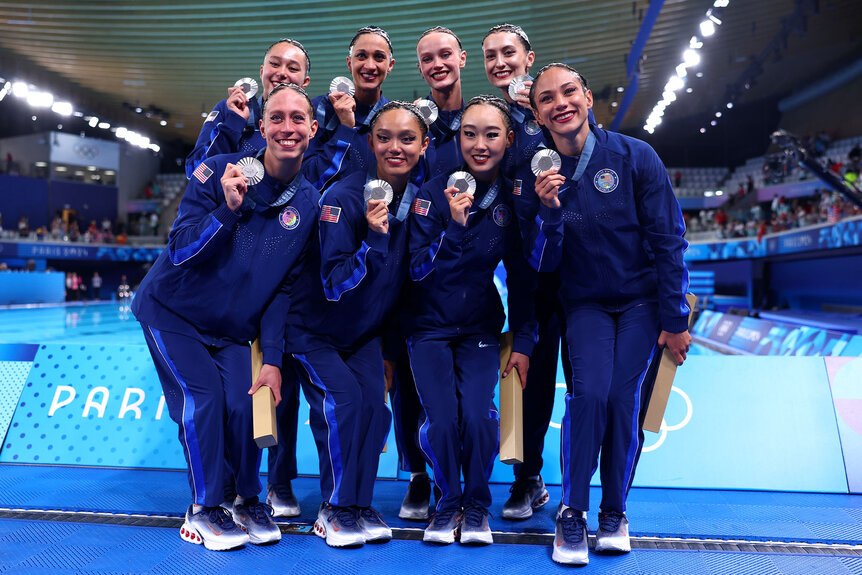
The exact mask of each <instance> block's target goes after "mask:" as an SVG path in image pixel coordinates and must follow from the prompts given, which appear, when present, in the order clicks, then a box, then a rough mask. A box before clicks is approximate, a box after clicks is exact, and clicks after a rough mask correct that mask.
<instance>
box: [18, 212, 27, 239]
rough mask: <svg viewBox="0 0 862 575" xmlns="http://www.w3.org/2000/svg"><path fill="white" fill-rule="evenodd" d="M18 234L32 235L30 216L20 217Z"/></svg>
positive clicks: (23, 236)
mask: <svg viewBox="0 0 862 575" xmlns="http://www.w3.org/2000/svg"><path fill="white" fill-rule="evenodd" d="M18 236H19V237H21V238H27V237H30V218H29V217H28V216H21V217H20V218H19V219H18Z"/></svg>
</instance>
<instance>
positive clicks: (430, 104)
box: [416, 98, 439, 126]
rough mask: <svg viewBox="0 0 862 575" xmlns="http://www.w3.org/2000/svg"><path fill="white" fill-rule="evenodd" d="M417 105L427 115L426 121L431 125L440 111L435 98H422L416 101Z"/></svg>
mask: <svg viewBox="0 0 862 575" xmlns="http://www.w3.org/2000/svg"><path fill="white" fill-rule="evenodd" d="M416 107H417V108H419V111H420V112H421V113H422V115H423V116H425V121H426V122H428V125H429V126H430V125H431V124H433V123H434V122H435V121H436V120H437V116H439V112H438V110H437V104H435V103H434V101H433V100H426V99H425V98H422V99H421V100H419V101H417V102H416Z"/></svg>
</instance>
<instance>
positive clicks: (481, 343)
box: [479, 341, 491, 347]
mask: <svg viewBox="0 0 862 575" xmlns="http://www.w3.org/2000/svg"><path fill="white" fill-rule="evenodd" d="M479 347H491V344H490V343H485V342H484V341H480V342H479Z"/></svg>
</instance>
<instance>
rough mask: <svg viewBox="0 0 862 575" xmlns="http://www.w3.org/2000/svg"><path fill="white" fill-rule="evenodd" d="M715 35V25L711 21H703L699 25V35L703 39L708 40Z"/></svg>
mask: <svg viewBox="0 0 862 575" xmlns="http://www.w3.org/2000/svg"><path fill="white" fill-rule="evenodd" d="M713 34H715V24H713V22H712V20H704V21H703V22H701V23H700V35H701V36H703V37H704V38H709V37H710V36H712V35H713Z"/></svg>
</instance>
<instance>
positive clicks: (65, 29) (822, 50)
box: [0, 0, 862, 142]
mask: <svg viewBox="0 0 862 575" xmlns="http://www.w3.org/2000/svg"><path fill="white" fill-rule="evenodd" d="M712 5H713V2H712V0H709V1H707V0H666V1H665V2H664V6H663V8H662V10H661V12H660V15H659V17H658V19H657V21H656V23H655V26H654V28H653V30H652V33H651V35H650V37H649V41H648V42H647V43H646V46H645V48H644V50H643V58H642V62H641V74H640V81H639V89H638V91H637V93H636V96H635V97H634V100H633V102H632V105H631V107H630V108H629V110H628V112H627V114H626V116H625V119H624V121H623V122H622V127H623V128H624V129H627V130H631V131H633V132H640V126H641V125H643V123H644V119H645V118H646V117H647V115H648V114H649V112H650V110H651V109H652V107H653V106H654V105H655V103H656V102H657V101H658V100H659V99H660V98H661V93H662V90H663V87H664V85H665V83H666V82H667V80H668V78H669V77H670V76H671V75H672V74H673V73H674V68H675V67H676V66H677V65H678V64H679V63H680V61H681V57H682V52H683V50H684V49H685V48H686V47H687V46H688V43H689V39H690V38H691V36H692V35H693V34H696V33H698V25H699V23H700V22H701V21H702V20H703V19H704V15H705V13H706V11H707V10H708V9H709V8H710V7H712ZM648 7H649V2H648V1H647V0H635V1H632V0H606V1H596V0H590V1H585V0H563V1H553V0H544V1H538V2H500V1H497V0H488V1H475V2H471V1H432V0H425V1H416V0H394V1H390V2H364V1H363V2H356V1H353V2H344V1H340V0H315V1H311V2H306V1H292V2H273V1H252V0H230V1H224V0H209V1H206V2H196V1H189V0H177V1H175V2H165V1H164V0H162V1H153V0H139V1H107V2H86V1H74V2H56V1H54V2H51V1H50V0H46V1H43V2H40V3H38V4H37V3H33V2H3V3H2V4H0V76H3V77H7V78H12V79H15V78H19V77H20V78H22V79H26V80H27V81H29V82H33V83H36V82H39V83H41V84H43V85H40V87H43V88H46V89H49V90H53V91H54V92H55V93H57V94H58V95H63V91H64V90H66V91H67V92H72V93H71V94H66V95H65V97H67V98H69V99H71V100H72V101H73V102H77V103H78V104H79V105H81V106H84V107H85V108H88V109H89V110H90V111H92V112H95V113H100V114H103V115H106V116H108V115H110V114H114V115H115V117H114V119H113V121H114V122H115V125H116V124H118V123H123V122H124V123H125V124H126V125H128V126H129V127H130V128H133V129H138V130H140V131H141V132H142V133H144V134H145V135H148V136H150V137H151V138H152V139H154V140H156V141H158V140H171V139H175V138H177V137H179V138H182V139H183V140H185V141H186V142H193V141H194V139H195V137H196V136H197V133H198V131H199V128H200V125H201V122H202V121H203V120H202V118H201V112H207V111H209V110H210V109H211V107H212V106H213V104H214V103H215V102H216V101H218V100H219V99H222V98H223V97H224V96H225V94H226V89H227V86H229V85H232V84H233V82H234V81H235V80H237V79H238V78H240V77H243V76H253V77H254V76H257V70H258V67H259V66H260V63H261V61H262V59H263V50H264V49H265V48H266V46H268V45H269V44H270V43H271V42H272V41H273V40H275V39H278V38H280V37H283V36H289V37H292V38H296V39H298V40H299V41H301V42H302V43H303V44H304V45H305V46H306V48H307V49H308V51H309V53H310V55H311V59H312V74H311V76H312V83H311V85H310V87H309V92H310V93H311V94H312V95H316V94H319V93H322V92H323V91H325V90H326V89H327V87H328V84H329V81H330V79H331V78H332V77H334V76H336V75H343V74H345V72H346V66H345V56H346V49H347V43H348V42H349V40H350V38H351V37H352V35H353V33H354V32H355V30H356V29H357V28H358V27H360V26H363V25H367V24H375V25H378V26H382V27H383V28H385V29H386V30H387V31H388V32H389V33H390V35H391V38H392V42H393V44H394V47H395V58H396V65H395V69H394V71H393V73H392V75H391V76H390V77H389V78H388V79H387V80H386V83H385V84H384V93H385V94H386V95H387V97H389V98H390V99H393V98H401V99H413V98H415V97H419V96H424V95H425V94H426V93H427V92H428V89H427V87H426V86H425V84H424V82H423V80H422V78H421V77H420V76H419V73H418V71H417V69H416V55H415V42H416V39H417V38H418V36H419V35H420V34H421V32H422V31H424V30H425V29H427V28H429V27H431V26H434V25H443V26H447V27H449V28H451V29H452V30H454V31H455V32H456V33H457V34H458V35H459V36H460V38H461V40H462V42H463V44H464V46H465V49H466V50H467V67H466V69H465V71H464V74H463V86H464V94H465V96H467V97H469V96H471V95H474V94H478V93H483V92H484V93H487V92H490V91H491V86H490V84H489V83H488V82H487V80H486V78H485V73H484V69H483V66H482V59H481V41H482V38H483V36H484V34H485V32H486V31H487V30H488V28H490V27H491V26H493V25H495V24H498V23H501V22H512V23H516V24H519V25H521V26H522V27H523V28H524V29H525V30H526V31H527V33H528V34H529V36H530V39H531V40H532V43H533V47H534V49H535V52H536V55H537V62H536V64H537V65H536V67H534V69H533V70H534V71H535V70H538V67H539V66H541V65H543V64H545V63H548V62H551V61H564V62H568V63H570V64H572V65H573V66H574V67H576V68H578V69H579V70H580V71H581V72H582V73H583V74H585V75H586V77H587V78H588V79H589V81H590V83H591V87H592V89H593V91H594V94H595V95H596V96H597V100H596V105H595V114H596V117H597V119H598V121H599V122H603V123H605V124H606V125H609V124H610V123H611V120H612V119H613V115H614V113H615V112H616V110H617V109H618V107H614V105H613V103H614V102H619V100H620V98H621V97H622V96H623V94H621V93H619V92H618V91H617V90H616V88H617V87H618V86H627V85H628V78H627V74H626V58H627V55H628V54H629V51H630V50H631V47H632V44H633V42H634V40H635V38H636V36H637V34H638V30H639V28H640V26H641V21H642V18H643V16H644V14H645V13H646V11H647V9H648ZM800 7H805V9H806V11H807V13H808V17H807V18H806V19H805V21H804V22H796V24H795V25H794V26H792V28H793V32H792V33H791V34H789V35H786V36H785V39H784V40H782V41H780V42H779V43H778V44H776V46H777V48H776V50H775V52H774V53H770V54H769V57H768V58H767V59H766V61H765V62H764V63H763V65H762V66H760V68H761V70H759V71H758V75H757V77H756V80H755V82H754V83H753V85H752V86H751V89H750V90H748V91H746V92H745V93H742V94H740V95H739V99H740V100H756V99H758V98H763V97H769V96H776V95H784V94H789V93H791V92H793V91H794V90H796V89H799V88H801V87H804V85H805V84H806V83H809V82H812V81H815V80H816V79H817V78H818V77H819V76H820V75H821V74H824V73H828V72H831V71H833V70H834V69H836V68H837V67H839V66H841V65H842V64H845V63H848V62H851V61H852V60H853V59H854V58H858V57H859V55H860V53H862V34H860V33H859V30H860V25H862V2H859V0H820V1H819V2H812V1H811V0H757V1H751V0H731V1H730V3H729V6H728V7H727V8H725V9H724V14H723V17H722V24H721V25H720V26H718V27H717V31H716V33H715V35H714V36H712V37H711V38H707V39H705V41H704V46H703V48H702V49H701V55H702V61H701V63H700V65H699V66H698V67H697V68H696V70H699V71H702V72H703V77H701V78H695V77H693V76H690V81H689V83H688V87H691V88H692V92H691V93H690V94H682V93H681V94H680V97H679V100H678V101H677V102H676V103H675V104H673V105H672V106H671V107H670V108H668V111H667V113H666V116H665V120H666V121H667V120H673V119H674V118H682V117H685V116H691V115H693V114H708V113H709V112H710V110H714V109H719V108H720V107H722V106H723V105H724V101H723V98H724V97H725V95H726V93H727V87H728V85H732V84H734V83H736V82H738V80H739V79H740V78H742V77H743V75H744V73H745V71H746V70H747V69H748V70H750V68H749V66H750V63H751V61H752V57H755V56H757V55H762V54H763V52H764V50H766V48H767V46H769V45H770V43H773V44H774V41H775V39H776V38H780V36H781V30H782V26H784V27H785V28H787V26H786V24H787V23H788V19H789V18H790V16H791V15H792V14H794V12H795V11H796V10H797V9H799V8H800ZM80 100H83V101H80ZM136 107H140V108H141V109H142V110H144V111H146V110H150V111H151V112H154V114H153V117H152V118H149V119H147V118H145V117H144V115H143V114H138V115H135V114H134V113H133V112H131V111H130V109H134V108H136ZM160 115H162V116H164V117H165V119H166V120H167V125H166V126H164V127H162V126H160V125H159V122H158V118H159V117H160Z"/></svg>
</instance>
